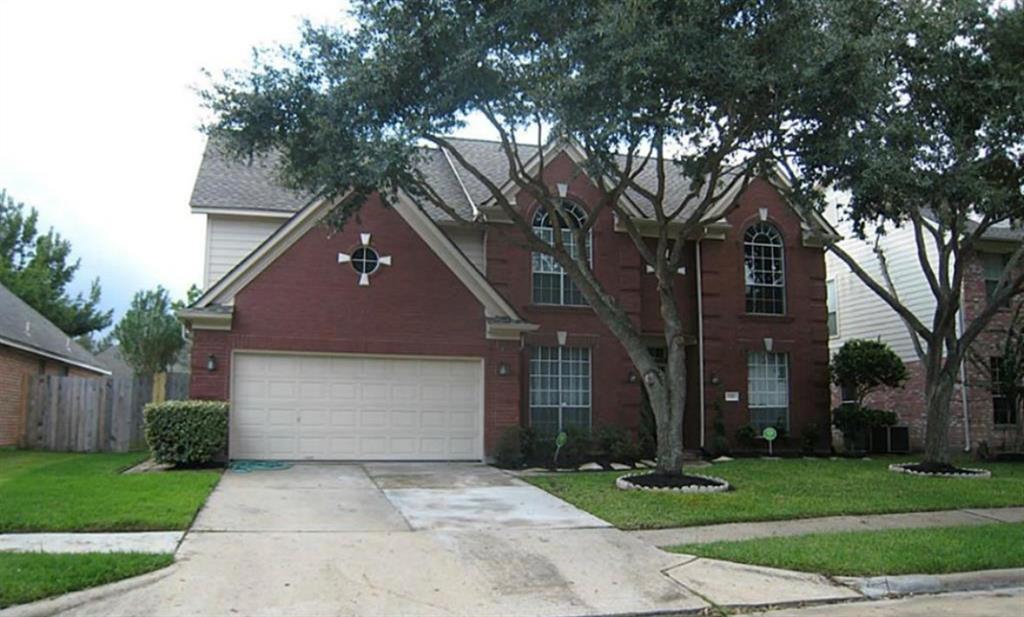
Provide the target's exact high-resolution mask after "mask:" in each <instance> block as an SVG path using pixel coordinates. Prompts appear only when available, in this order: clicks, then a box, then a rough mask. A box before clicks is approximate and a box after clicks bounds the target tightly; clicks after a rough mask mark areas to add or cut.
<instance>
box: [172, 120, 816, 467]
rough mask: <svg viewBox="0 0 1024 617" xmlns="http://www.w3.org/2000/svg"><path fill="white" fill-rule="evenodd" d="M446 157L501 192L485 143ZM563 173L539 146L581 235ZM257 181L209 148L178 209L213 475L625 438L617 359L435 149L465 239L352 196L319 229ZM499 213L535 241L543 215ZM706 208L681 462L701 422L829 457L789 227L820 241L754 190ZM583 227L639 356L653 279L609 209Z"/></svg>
mask: <svg viewBox="0 0 1024 617" xmlns="http://www.w3.org/2000/svg"><path fill="white" fill-rule="evenodd" d="M456 143H457V144H458V147H459V148H460V151H462V152H463V153H464V154H465V155H466V156H467V157H468V159H469V160H472V161H474V163H475V164H476V165H479V166H480V167H483V168H485V169H488V170H489V171H488V173H489V174H490V175H492V177H493V178H494V179H495V181H496V182H497V183H498V184H501V183H502V182H503V181H504V180H505V179H506V178H507V168H506V167H505V159H504V157H503V155H502V153H501V151H500V148H499V145H498V144H496V143H494V142H487V141H477V140H456ZM581 156H582V154H581V152H580V151H579V149H577V148H575V147H574V146H573V145H572V144H571V143H558V144H553V145H552V146H551V150H550V151H549V152H547V153H546V155H545V160H546V161H547V167H546V172H545V173H546V175H545V181H547V182H549V183H550V184H551V186H552V190H555V189H556V187H557V189H558V190H559V191H560V194H561V195H563V196H564V198H565V199H566V200H567V204H568V205H567V206H566V207H567V209H569V210H570V211H571V212H572V213H573V214H574V216H578V217H581V218H582V217H586V216H587V215H588V212H589V211H590V210H591V209H592V208H593V206H594V205H595V204H596V203H597V202H598V200H599V199H600V197H601V195H602V192H601V191H602V189H601V188H600V185H599V184H598V183H596V182H594V181H593V180H592V179H591V178H589V177H588V176H587V175H586V174H585V173H584V172H583V170H582V168H581V166H580V164H579V163H580V161H581V160H582V159H581ZM273 167H274V161H273V160H272V159H261V160H257V161H255V162H254V163H253V164H252V165H244V164H239V163H232V162H230V161H228V160H226V159H225V158H223V157H222V156H221V155H220V154H219V152H218V150H217V148H216V147H214V146H212V145H211V146H208V148H207V151H206V154H205V155H204V158H203V162H202V165H201V167H200V170H199V174H198V178H197V181H196V185H195V189H194V192H193V195H192V204H191V205H192V211H193V212H195V213H199V214H203V215H205V216H206V217H207V247H206V292H205V294H204V295H203V296H202V298H200V299H199V300H198V301H197V302H196V303H195V304H194V305H193V306H192V307H190V308H188V309H186V310H183V311H181V313H180V317H181V318H182V319H183V320H184V321H185V322H186V323H187V324H188V326H189V327H190V328H191V330H192V332H193V335H194V346H193V351H192V367H191V368H192V381H191V395H192V396H193V397H196V398H212V399H223V400H230V401H231V403H232V411H231V414H232V416H231V430H230V455H231V456H232V457H233V458H282V459H305V458H310V459H483V458H487V457H489V456H492V455H493V453H494V448H495V446H496V444H497V442H498V440H499V439H500V437H501V435H502V432H503V431H504V430H505V429H507V428H508V427H513V426H518V425H523V426H532V427H534V429H535V430H536V431H537V432H538V433H540V434H546V435H550V434H553V433H555V432H557V430H558V429H559V428H565V427H567V426H569V425H580V426H585V427H595V428H596V427H599V426H602V425H615V426H620V427H625V428H627V429H629V430H630V431H634V432H635V431H636V430H637V429H638V425H639V422H640V415H641V414H640V408H641V404H642V392H641V385H640V384H639V383H637V378H636V375H635V373H634V371H633V368H632V365H631V363H630V361H629V359H628V357H627V356H626V353H625V351H624V350H623V348H622V346H621V345H620V343H619V342H618V341H617V339H615V337H614V336H613V335H612V334H611V333H610V332H609V331H608V329H607V328H606V327H605V326H604V325H603V324H602V323H601V322H600V320H599V319H598V318H597V317H596V315H594V313H593V312H592V310H591V309H590V308H589V307H587V306H585V304H584V302H583V301H582V299H581V298H580V297H579V292H578V291H577V290H575V288H574V287H573V286H572V284H571V281H569V280H568V278H567V277H566V276H565V275H564V273H562V272H561V271H560V269H559V268H558V266H557V265H556V264H552V263H550V262H549V261H547V260H545V259H543V258H542V257H541V256H539V255H536V256H535V255H531V253H530V251H529V250H527V249H524V248H523V247H522V246H521V243H518V242H516V241H515V234H516V233H517V232H515V231H514V230H511V229H509V227H508V226H507V225H505V224H503V223H502V222H501V220H500V219H501V217H500V216H498V215H497V214H498V213H497V212H495V211H493V210H490V209H488V207H487V198H488V196H489V195H488V194H487V192H486V190H485V189H484V187H483V186H482V185H480V184H479V183H478V182H476V181H475V179H474V178H473V177H472V176H470V174H469V173H468V172H467V171H466V170H464V169H462V168H461V167H459V166H458V165H457V164H454V163H453V162H452V161H450V160H448V158H447V157H445V156H444V154H442V153H440V152H438V151H426V152H425V161H424V163H423V169H424V171H425V173H427V174H430V177H431V182H432V184H433V185H434V186H436V187H439V191H440V192H441V194H442V195H444V197H445V199H446V200H447V201H448V203H449V204H450V205H451V206H452V207H454V208H458V209H460V210H461V211H463V212H465V213H466V215H467V216H480V215H481V214H482V215H484V216H487V217H488V219H487V220H488V224H487V225H486V226H485V229H484V230H472V231H470V230H467V229H465V228H464V227H462V226H458V225H456V224H455V223H454V221H451V220H450V219H449V218H448V217H446V216H445V215H444V214H443V213H442V212H440V211H432V210H431V209H429V208H427V209H420V208H418V207H416V206H415V205H413V203H412V202H411V201H410V200H409V199H406V198H405V196H402V195H399V198H398V199H397V202H396V203H395V204H394V206H393V207H384V206H382V204H381V202H380V200H379V199H378V198H376V197H374V198H371V199H370V200H369V202H368V203H367V204H366V205H365V206H364V207H363V208H362V210H361V212H360V213H359V215H358V216H357V217H355V218H354V219H353V220H350V221H349V222H348V223H347V224H346V225H345V227H344V229H343V230H342V231H340V232H338V233H334V234H332V233H331V232H330V231H329V230H328V229H326V228H325V227H324V226H322V225H320V224H319V222H320V221H321V219H322V217H323V215H324V214H325V213H326V212H327V211H328V210H329V209H330V207H331V206H332V204H329V203H325V202H321V201H315V200H307V199H305V198H303V196H301V195H297V194H295V193H292V192H289V191H287V190H285V189H282V188H281V187H280V186H277V185H275V183H274V181H273V178H274V176H273ZM650 181H652V182H653V178H651V179H650ZM669 185H670V187H671V190H673V191H677V192H678V193H679V194H680V195H681V194H682V193H681V191H685V189H686V186H687V184H686V182H685V179H684V178H682V177H678V178H672V179H671V182H670V183H669ZM514 196H515V198H516V200H517V202H518V203H519V204H520V206H521V207H522V208H524V210H526V211H527V213H528V215H529V216H531V217H532V218H531V220H533V221H534V226H535V229H536V230H537V233H539V234H543V233H545V220H544V217H543V210H541V211H540V212H539V213H537V205H536V204H535V203H532V202H531V200H530V199H529V198H528V197H527V196H526V195H525V194H519V195H514ZM717 212H724V213H725V216H724V219H721V220H718V221H716V222H714V223H711V224H709V225H707V226H706V228H705V229H704V233H703V234H702V235H701V237H699V238H694V239H693V240H692V241H691V242H690V243H689V246H688V256H687V261H686V264H685V267H684V268H682V269H681V270H680V274H679V286H678V289H679V296H680V298H679V299H680V302H681V304H682V306H683V307H684V312H685V319H686V320H687V321H686V327H687V330H688V333H689V337H688V339H689V354H688V358H689V364H690V366H689V372H688V375H689V382H690V383H689V386H690V387H689V400H688V403H689V406H688V413H687V416H686V420H685V424H686V426H685V427H684V435H685V441H686V447H687V448H690V449H693V450H697V449H699V448H702V447H707V446H708V445H709V443H710V440H711V439H712V436H713V429H712V426H713V423H714V420H715V416H716V414H718V413H720V414H721V416H722V421H723V422H724V425H725V434H726V437H727V438H729V439H730V441H731V440H732V437H733V435H734V434H735V432H736V430H737V429H739V428H740V427H743V426H746V425H754V426H755V427H758V428H760V427H763V426H767V425H774V426H779V427H784V428H786V429H787V430H788V432H789V434H790V435H794V436H799V435H801V434H804V433H809V432H813V433H814V434H815V436H816V443H817V446H818V447H819V448H827V443H828V437H827V435H828V428H827V425H828V418H829V416H828V413H829V389H828V377H827V363H828V332H827V327H826V311H825V260H824V255H823V250H822V248H821V247H820V246H817V245H815V244H814V243H813V242H812V241H811V235H812V234H811V233H809V230H811V229H812V228H814V227H818V228H822V229H824V230H825V231H826V232H827V233H834V232H833V231H832V230H831V228H830V227H829V226H828V223H826V222H825V221H824V219H820V218H815V219H814V220H804V219H802V218H801V217H800V216H799V215H798V214H797V212H796V211H795V210H794V209H792V208H790V207H789V206H788V205H787V204H786V202H785V201H783V200H782V199H781V198H780V195H779V193H778V192H777V191H776V190H775V189H774V188H773V187H772V185H771V184H770V183H769V182H767V181H764V180H758V181H755V182H754V183H753V184H752V185H750V186H749V187H748V188H747V190H746V191H745V192H744V193H743V194H741V195H731V196H729V197H728V198H727V199H724V200H723V201H722V202H721V203H720V204H718V205H717V206H716V213H717ZM535 213H536V214H535ZM599 216H600V219H599V220H598V221H597V222H596V223H595V225H594V227H593V230H592V234H591V239H590V258H591V260H592V261H591V263H592V265H593V269H594V272H595V274H596V276H597V277H598V278H599V279H600V280H601V281H602V283H603V284H604V285H605V286H606V288H607V289H608V291H610V292H611V293H613V294H614V295H615V296H616V297H617V299H618V300H619V302H621V303H622V305H623V306H625V307H626V308H627V310H628V312H629V314H630V315H631V316H632V317H633V319H634V320H635V323H636V324H638V326H639V328H640V330H641V331H642V332H644V333H645V334H647V335H649V336H650V340H651V346H652V348H657V347H658V346H660V345H663V342H662V340H663V339H662V338H661V336H660V332H661V321H660V317H659V315H658V306H657V301H656V290H655V288H654V281H653V277H652V276H651V275H649V274H647V273H646V271H645V268H644V266H643V264H642V262H641V259H640V257H639V255H638V254H637V253H636V250H635V248H634V247H633V246H632V244H631V241H630V239H629V237H628V236H627V235H626V234H625V233H623V232H621V231H620V230H619V229H618V227H617V224H616V220H615V217H614V216H613V214H612V213H611V212H610V211H608V210H604V211H603V212H602V213H601V214H600V215H599ZM637 216H638V217H641V218H642V217H643V214H642V212H640V211H639V210H638V211H637ZM716 218H717V217H716ZM547 233H550V231H548V232H547Z"/></svg>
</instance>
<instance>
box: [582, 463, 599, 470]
mask: <svg viewBox="0 0 1024 617" xmlns="http://www.w3.org/2000/svg"><path fill="white" fill-rule="evenodd" d="M576 469H579V470H580V471H601V470H602V469H604V467H601V465H600V463H583V464H582V465H580V466H579V467H577V468H576Z"/></svg>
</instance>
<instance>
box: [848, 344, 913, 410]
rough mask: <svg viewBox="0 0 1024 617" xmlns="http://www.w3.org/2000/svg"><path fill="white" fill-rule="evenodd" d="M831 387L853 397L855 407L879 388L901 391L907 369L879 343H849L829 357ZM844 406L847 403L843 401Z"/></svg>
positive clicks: (890, 349)
mask: <svg viewBox="0 0 1024 617" xmlns="http://www.w3.org/2000/svg"><path fill="white" fill-rule="evenodd" d="M829 368H830V371H831V377H832V383H834V384H835V385H837V386H839V388H840V389H842V391H843V398H844V399H845V398H846V396H847V394H848V393H849V394H852V395H853V397H854V401H855V402H856V404H857V406H859V407H862V406H863V405H864V399H865V398H867V396H868V395H869V394H871V393H872V392H874V391H875V390H877V389H879V388H900V387H902V386H903V384H904V383H905V382H906V381H907V378H908V375H907V367H906V366H905V365H904V364H903V360H900V357H899V356H898V355H896V352H894V351H893V350H892V348H891V347H889V345H887V344H886V343H883V342H881V341H870V340H865V339H852V340H849V341H846V342H845V343H843V346H842V347H840V348H839V351H837V352H836V354H835V355H834V356H832V365H831V366H830V367H829ZM843 402H844V403H845V402H847V401H845V400H844V401H843Z"/></svg>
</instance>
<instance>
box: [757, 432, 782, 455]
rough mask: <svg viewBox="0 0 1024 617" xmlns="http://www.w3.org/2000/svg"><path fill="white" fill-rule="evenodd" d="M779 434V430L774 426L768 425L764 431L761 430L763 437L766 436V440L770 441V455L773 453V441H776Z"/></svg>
mask: <svg viewBox="0 0 1024 617" xmlns="http://www.w3.org/2000/svg"><path fill="white" fill-rule="evenodd" d="M778 436H779V432H778V431H777V430H775V427H774V426H769V427H766V428H765V429H764V430H763V431H761V437H764V438H765V440H766V441H767V442H768V456H771V455H772V442H773V441H775V438H776V437H778Z"/></svg>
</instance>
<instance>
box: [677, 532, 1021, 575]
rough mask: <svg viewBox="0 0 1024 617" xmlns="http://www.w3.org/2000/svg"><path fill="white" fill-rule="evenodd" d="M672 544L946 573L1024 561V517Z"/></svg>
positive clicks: (847, 570) (800, 566)
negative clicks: (977, 523) (1011, 520)
mask: <svg viewBox="0 0 1024 617" xmlns="http://www.w3.org/2000/svg"><path fill="white" fill-rule="evenodd" d="M668 550H670V551H672V552H676V553H686V554H689V555H700V556H701V557H712V558H714V559H724V560H727V561H738V562H741V563H749V564H755V565H760V566H770V567H773V568H786V569H788V570H801V571H805V572H821V573H822V574H830V575H846V576H879V575H883V574H945V573H948V572H968V571H971V570H989V569H994V568H1019V567H1022V566H1024V523H1013V524H1000V523H995V524H992V525H982V526H978V527H973V526H961V527H938V528H931V529H892V530H886V531H855V532H848V533H821V534H812V535H807V536H798V537H795V538H764V539H760V540H743V541H740V542H714V543H711V544H685V545H682V546H674V547H672V548H670V549H668Z"/></svg>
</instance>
